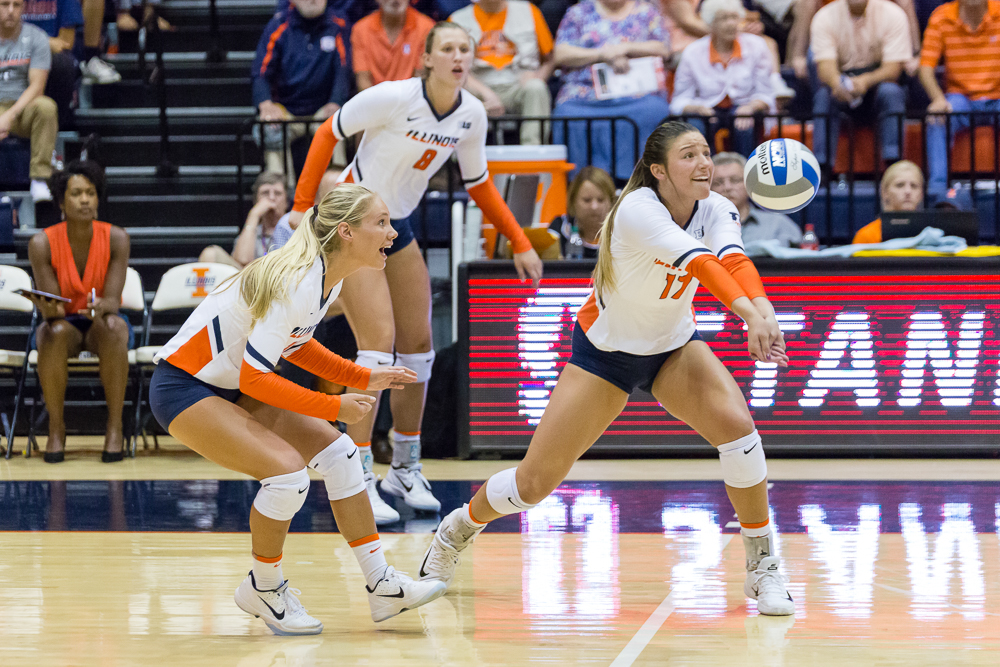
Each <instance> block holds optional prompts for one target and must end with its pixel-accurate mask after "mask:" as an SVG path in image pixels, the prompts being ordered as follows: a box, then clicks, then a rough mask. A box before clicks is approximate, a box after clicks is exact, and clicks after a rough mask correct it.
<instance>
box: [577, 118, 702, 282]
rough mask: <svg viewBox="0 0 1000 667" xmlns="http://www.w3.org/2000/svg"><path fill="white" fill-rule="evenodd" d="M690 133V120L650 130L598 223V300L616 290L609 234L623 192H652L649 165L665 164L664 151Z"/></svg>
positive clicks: (611, 231)
mask: <svg viewBox="0 0 1000 667" xmlns="http://www.w3.org/2000/svg"><path fill="white" fill-rule="evenodd" d="M689 132H699V130H698V128H696V127H695V126H694V125H691V124H690V123H685V122H682V121H679V120H671V121H667V122H666V123H663V124H662V125H660V126H659V127H657V128H656V129H655V130H653V133H652V134H650V135H649V139H646V145H645V147H644V148H643V151H642V158H641V159H640V160H639V161H638V162H637V163H636V165H635V169H633V170H632V176H631V177H630V178H629V179H628V183H626V184H625V189H623V190H622V193H621V195H620V196H619V197H618V201H616V202H615V205H614V206H613V207H612V208H611V212H610V213H608V217H606V218H605V219H604V222H603V223H602V224H601V231H600V232H599V239H598V240H599V241H600V245H601V247H600V250H599V251H598V254H597V265H596V266H595V267H594V274H593V278H594V291H595V292H596V293H597V298H598V299H600V298H602V297H603V296H604V294H606V293H608V292H613V291H615V272H614V264H613V263H612V261H611V235H612V233H613V232H614V229H615V215H616V214H617V213H618V207H619V206H621V203H622V200H623V199H625V195H627V194H629V193H630V192H634V191H636V190H638V189H639V188H652V189H653V191H654V192H655V191H656V190H657V182H656V178H655V177H654V176H653V173H652V172H651V171H650V170H649V168H650V166H652V165H654V164H662V165H665V164H666V162H667V151H669V150H670V147H671V146H672V145H673V143H674V142H675V141H676V140H677V138H678V137H680V136H681V135H684V134H687V133H689Z"/></svg>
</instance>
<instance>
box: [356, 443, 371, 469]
mask: <svg viewBox="0 0 1000 667" xmlns="http://www.w3.org/2000/svg"><path fill="white" fill-rule="evenodd" d="M357 445H358V451H359V452H361V468H362V469H363V470H364V471H365V472H371V471H372V470H373V469H374V468H375V459H374V458H372V443H371V440H369V441H368V442H359V443H357Z"/></svg>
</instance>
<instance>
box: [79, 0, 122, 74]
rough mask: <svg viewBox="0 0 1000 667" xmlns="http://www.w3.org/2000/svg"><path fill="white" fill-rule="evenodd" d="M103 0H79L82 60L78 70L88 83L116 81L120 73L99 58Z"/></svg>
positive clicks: (102, 26)
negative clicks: (81, 17)
mask: <svg viewBox="0 0 1000 667" xmlns="http://www.w3.org/2000/svg"><path fill="white" fill-rule="evenodd" d="M104 2H105V0H81V5H82V6H83V50H82V54H83V62H81V63H80V71H81V72H82V73H83V78H84V80H85V81H87V82H88V83H96V84H101V85H103V84H107V83H118V82H119V81H121V80H122V75H121V74H119V73H118V70H116V69H115V67H114V65H112V64H111V63H108V62H106V61H104V60H101V32H102V30H103V28H104Z"/></svg>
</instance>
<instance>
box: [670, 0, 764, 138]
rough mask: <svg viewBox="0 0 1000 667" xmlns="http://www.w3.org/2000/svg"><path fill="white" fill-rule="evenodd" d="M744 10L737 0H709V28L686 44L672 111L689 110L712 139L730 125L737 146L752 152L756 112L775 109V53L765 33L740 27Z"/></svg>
mask: <svg viewBox="0 0 1000 667" xmlns="http://www.w3.org/2000/svg"><path fill="white" fill-rule="evenodd" d="M745 16H746V10H745V9H743V5H742V4H741V3H740V1H739V0H705V2H704V4H702V7H701V17H702V19H704V21H705V23H707V24H708V26H709V29H710V33H709V34H708V35H706V36H705V37H702V38H701V39H698V40H697V41H695V42H693V43H691V44H690V45H688V47H687V48H685V49H684V52H683V54H682V55H681V62H680V64H679V65H678V66H677V73H676V75H675V77H674V98H673V100H672V101H671V102H670V111H671V113H673V114H674V115H684V116H688V117H689V121H690V122H691V124H692V125H694V126H695V127H697V128H698V129H700V130H701V131H702V132H704V133H705V135H706V136H707V137H708V139H709V145H711V144H712V143H713V141H712V139H713V137H714V136H715V133H716V131H717V130H718V129H720V128H723V127H727V128H731V129H732V132H733V138H734V141H733V144H734V147H735V149H736V151H737V152H738V153H741V154H742V155H750V153H751V152H752V151H753V149H754V146H755V145H756V144H755V141H754V139H755V137H754V124H755V122H754V115H755V114H758V113H765V112H772V113H773V112H775V111H777V106H776V104H775V99H774V89H773V86H772V76H771V75H772V74H773V73H774V66H773V61H772V56H771V53H770V51H769V50H768V47H767V43H766V42H765V41H764V39H763V38H761V37H758V36H757V35H751V34H749V33H740V32H739V25H740V22H741V21H742V20H743V18H744V17H745ZM691 116H694V118H690V117H691Z"/></svg>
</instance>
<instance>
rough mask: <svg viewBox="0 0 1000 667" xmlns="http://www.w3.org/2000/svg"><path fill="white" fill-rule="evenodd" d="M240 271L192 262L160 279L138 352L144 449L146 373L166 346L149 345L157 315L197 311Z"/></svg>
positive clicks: (138, 417)
mask: <svg viewBox="0 0 1000 667" xmlns="http://www.w3.org/2000/svg"><path fill="white" fill-rule="evenodd" d="M238 271H239V269H237V268H235V267H232V266H229V265H228V264H216V263H213V262H192V263H190V264H181V265H180V266H175V267H173V268H172V269H170V270H169V271H167V272H166V273H164V274H163V277H162V278H161V279H160V285H159V287H157V288H156V295H155V296H154V297H153V303H152V305H151V306H150V307H149V311H148V312H147V315H146V324H145V326H144V327H143V344H142V346H141V347H139V349H137V350H136V351H135V353H136V354H135V360H136V367H137V371H138V376H139V380H138V386H139V394H138V397H137V398H136V402H135V424H136V435H137V436H138V435H142V442H143V446H144V447H147V446H148V445H147V443H146V429H145V427H144V421H142V414H141V410H142V398H143V391H144V390H145V384H146V382H145V371H146V370H147V369H149V368H152V367H153V366H154V364H153V357H155V356H156V353H157V352H159V351H160V348H161V347H163V346H162V345H150V344H149V337H150V332H151V330H152V328H153V315H154V314H157V313H162V312H164V311H168V310H193V309H194V308H197V307H198V304H199V303H201V302H202V301H203V300H204V299H205V297H206V296H208V295H209V294H210V293H211V292H212V291H213V290H214V289H215V288H217V287H218V286H219V285H221V284H222V283H223V282H224V281H225V280H226V279H227V278H230V277H231V276H233V275H235V274H236V273H237V272H238ZM153 441H154V443H156V444H157V446H159V443H158V442H157V441H156V436H155V435H154V436H153ZM132 450H133V455H134V454H135V441H134V440H133V442H132Z"/></svg>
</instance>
